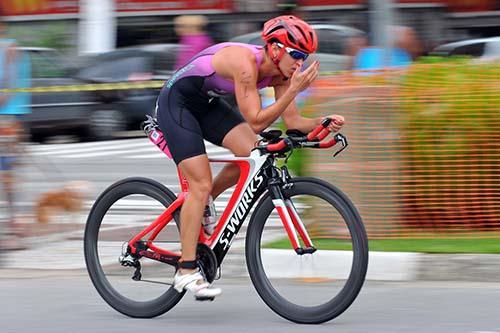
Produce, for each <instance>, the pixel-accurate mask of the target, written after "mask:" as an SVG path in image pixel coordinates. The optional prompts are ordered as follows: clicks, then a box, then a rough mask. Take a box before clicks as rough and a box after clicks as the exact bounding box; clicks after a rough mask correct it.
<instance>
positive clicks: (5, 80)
mask: <svg viewBox="0 0 500 333" xmlns="http://www.w3.org/2000/svg"><path fill="white" fill-rule="evenodd" d="M28 82H29V60H28V59H27V58H26V56H24V55H21V54H18V53H17V51H16V43H15V40H13V39H9V38H7V35H6V23H5V22H4V21H3V20H2V16H1V14H0V89H9V88H24V87H27V86H28ZM28 98H29V96H28V95H27V94H26V93H22V94H20V93H8V92H7V93H0V182H1V186H2V187H1V188H2V192H3V193H2V195H1V197H0V200H1V201H2V202H3V201H5V204H2V210H1V211H0V214H1V217H2V218H3V219H4V220H5V221H6V223H2V224H1V226H0V228H1V229H2V230H0V231H1V233H2V234H3V235H6V237H5V239H3V240H2V244H0V246H1V248H2V249H3V250H18V249H22V248H24V247H23V246H22V245H21V242H20V241H19V240H18V236H19V235H18V231H19V230H18V228H17V224H16V211H15V198H14V197H15V192H16V184H15V178H14V168H15V165H16V162H17V159H18V155H19V153H20V150H21V146H20V142H21V140H22V138H23V132H24V131H23V126H22V124H21V121H20V118H19V117H20V115H22V114H24V113H27V112H28V110H29V109H28V108H27V107H26V105H28V104H29V100H27V99H28Z"/></svg>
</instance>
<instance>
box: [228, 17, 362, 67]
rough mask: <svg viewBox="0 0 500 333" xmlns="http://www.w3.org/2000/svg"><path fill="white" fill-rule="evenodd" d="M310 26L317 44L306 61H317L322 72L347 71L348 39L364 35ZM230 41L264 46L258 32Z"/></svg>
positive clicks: (335, 27) (347, 29) (333, 27)
mask: <svg viewBox="0 0 500 333" xmlns="http://www.w3.org/2000/svg"><path fill="white" fill-rule="evenodd" d="M311 26H312V27H313V28H314V29H315V30H316V33H317V35H318V41H319V43H318V50H317V51H316V53H315V55H314V57H310V58H311V60H309V59H308V61H313V60H315V59H318V60H319V61H320V71H322V72H330V71H337V70H343V69H347V67H348V65H349V63H350V56H348V55H346V51H347V42H348V40H349V38H351V37H362V36H365V35H366V34H365V33H364V32H363V31H361V30H358V29H355V28H351V27H348V26H343V25H335V24H314V23H313V24H311ZM230 41H231V42H240V43H247V44H254V45H264V41H263V40H262V38H261V32H260V31H255V32H252V33H249V34H245V35H241V36H237V37H234V38H232V39H231V40H230ZM306 65H307V62H306Z"/></svg>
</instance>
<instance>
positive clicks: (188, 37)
mask: <svg viewBox="0 0 500 333" xmlns="http://www.w3.org/2000/svg"><path fill="white" fill-rule="evenodd" d="M207 23H208V20H207V18H206V17H205V16H202V15H182V16H178V17H176V18H175V19H174V25H175V33H176V34H177V35H178V36H179V37H180V40H179V44H180V45H181V49H180V51H179V53H178V54H177V60H176V62H175V69H179V68H181V67H182V66H184V65H186V64H187V63H188V62H189V60H190V59H191V58H192V57H193V56H194V55H196V54H197V53H198V52H200V51H202V50H204V49H206V48H207V47H209V46H211V45H212V44H213V40H212V38H211V37H210V36H209V35H208V34H207V33H206V32H205V27H206V25H207Z"/></svg>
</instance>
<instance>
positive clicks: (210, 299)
mask: <svg viewBox="0 0 500 333" xmlns="http://www.w3.org/2000/svg"><path fill="white" fill-rule="evenodd" d="M194 299H195V300H197V301H200V302H204V301H210V302H213V300H214V299H215V297H203V296H195V297H194Z"/></svg>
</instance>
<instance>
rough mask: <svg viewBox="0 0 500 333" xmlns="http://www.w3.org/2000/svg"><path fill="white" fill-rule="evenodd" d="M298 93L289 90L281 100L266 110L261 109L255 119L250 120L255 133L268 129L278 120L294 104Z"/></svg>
mask: <svg viewBox="0 0 500 333" xmlns="http://www.w3.org/2000/svg"><path fill="white" fill-rule="evenodd" d="M296 96H297V93H296V92H294V91H292V90H291V89H288V90H287V91H286V92H285V93H284V94H283V95H282V96H281V97H280V98H279V99H277V100H276V102H274V103H273V104H272V105H270V106H268V107H267V108H265V109H260V110H259V111H258V112H257V114H256V115H255V116H254V117H253V119H251V120H248V119H247V120H248V121H249V123H250V126H251V127H252V129H253V130H254V132H255V133H259V132H261V131H263V130H265V129H266V128H268V127H269V126H270V125H271V124H272V123H273V122H274V121H275V120H276V119H278V118H279V117H280V116H281V115H282V114H283V112H285V110H286V109H287V107H288V106H289V105H290V103H292V102H293V101H294V99H295V97H296Z"/></svg>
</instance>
